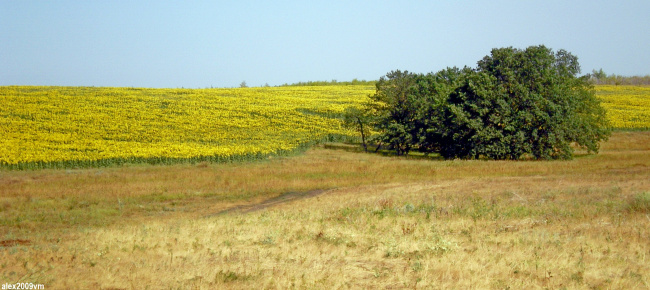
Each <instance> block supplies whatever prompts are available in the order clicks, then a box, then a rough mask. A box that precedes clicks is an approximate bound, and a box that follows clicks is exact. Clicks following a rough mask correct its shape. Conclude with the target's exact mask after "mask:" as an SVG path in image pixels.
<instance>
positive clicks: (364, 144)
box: [357, 117, 368, 153]
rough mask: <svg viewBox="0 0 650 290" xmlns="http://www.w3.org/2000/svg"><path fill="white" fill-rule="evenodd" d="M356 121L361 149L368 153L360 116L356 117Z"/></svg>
mask: <svg viewBox="0 0 650 290" xmlns="http://www.w3.org/2000/svg"><path fill="white" fill-rule="evenodd" d="M357 122H359V128H361V129H360V130H361V143H362V144H363V151H365V152H366V153H368V145H366V134H365V133H363V123H362V122H361V118H359V117H357Z"/></svg>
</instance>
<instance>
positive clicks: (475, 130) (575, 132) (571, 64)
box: [371, 46, 609, 159]
mask: <svg viewBox="0 0 650 290" xmlns="http://www.w3.org/2000/svg"><path fill="white" fill-rule="evenodd" d="M579 73H580V66H579V64H578V60H577V57H575V56H573V55H572V54H570V53H568V52H566V51H564V50H559V51H558V52H556V53H554V52H553V51H552V50H551V49H548V48H546V47H544V46H531V47H529V48H527V49H525V50H519V49H514V48H500V49H494V50H492V53H491V55H489V56H486V57H484V58H483V59H482V60H481V61H479V62H478V67H477V68H476V69H470V68H464V69H462V70H461V69H457V68H448V69H445V70H442V71H440V72H437V73H435V74H433V73H430V74H427V75H422V74H412V73H408V72H400V71H393V72H390V73H389V74H387V75H386V77H382V78H381V79H380V80H379V82H377V92H376V94H375V95H374V96H373V97H372V99H373V101H374V103H375V105H374V106H373V107H372V108H371V112H372V115H374V116H375V119H374V123H373V124H374V128H375V130H377V131H378V132H380V134H379V137H378V140H380V141H381V142H384V143H385V144H388V145H389V146H390V147H391V148H392V149H394V150H396V152H397V154H398V155H400V154H408V152H409V151H410V150H411V149H413V148H417V149H418V150H420V151H424V152H439V153H440V154H441V155H442V156H443V157H445V158H488V159H519V158H521V157H522V156H523V155H525V154H528V155H530V156H532V157H534V158H537V159H558V158H562V159H565V158H571V157H572V156H573V147H572V145H573V144H576V145H578V146H580V147H583V148H585V149H586V150H588V151H589V152H597V151H598V142H599V141H601V140H605V139H606V138H607V136H608V135H609V130H608V129H607V124H606V121H605V111H604V110H603V109H602V107H601V106H600V103H599V101H598V100H597V99H596V98H595V96H594V92H593V88H592V87H591V85H590V83H589V80H588V77H586V76H585V77H579V76H578V74H579Z"/></svg>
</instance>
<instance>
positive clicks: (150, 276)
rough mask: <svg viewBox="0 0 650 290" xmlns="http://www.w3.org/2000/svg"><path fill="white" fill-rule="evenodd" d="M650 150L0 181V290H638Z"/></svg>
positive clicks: (303, 162) (622, 137)
mask: <svg viewBox="0 0 650 290" xmlns="http://www.w3.org/2000/svg"><path fill="white" fill-rule="evenodd" d="M649 151H650V132H617V133H615V134H614V135H613V136H612V138H611V140H610V141H609V142H608V143H606V144H604V145H603V149H602V152H601V154H599V155H583V156H579V157H578V158H576V159H575V160H572V161H553V162H539V161H523V162H510V161H431V160H417V159H399V158H388V157H382V156H378V155H372V154H363V153H355V152H348V151H345V150H332V149H324V148H315V149H313V150H310V151H308V152H307V153H306V154H305V155H302V156H297V157H291V158H275V159H270V160H267V161H263V162H257V163H239V164H199V165H198V166H191V165H173V166H131V167H121V168H104V169H84V170H68V171H55V170H42V171H26V172H16V171H0V217H1V221H2V225H0V233H1V235H0V245H4V246H0V261H1V262H0V283H14V282H32V283H43V284H45V285H46V287H47V288H50V287H53V288H61V287H72V286H74V288H78V287H82V288H90V287H103V288H107V287H117V288H144V286H152V287H153V288H188V287H195V286H196V287H199V288H203V289H211V288H215V287H218V288H223V287H229V288H251V287H254V288H259V286H263V287H271V288H275V287H281V288H286V287H303V286H305V287H309V288H331V287H364V288H367V287H416V286H421V287H424V286H432V287H436V288H449V287H458V288H469V287H474V288H505V287H507V286H510V287H512V288H530V287H551V288H562V287H569V288H574V287H580V288H587V287H594V288H644V287H645V288H647V287H650V276H649V275H648V273H650V263H648V258H649V257H648V256H649V254H650V245H649V244H648V240H649V239H650V230H649V229H650V216H649V215H650V208H649V207H650V181H649V180H650V178H649V177H650V169H649V168H650V167H649V166H650V154H649V153H650V152H649ZM317 189H326V191H324V192H322V193H321V194H320V195H317V196H313V197H311V198H304V199H297V200H292V201H291V202H284V203H283V202H281V200H280V202H277V203H275V204H274V205H273V206H270V207H267V208H261V209H260V210H258V211H252V212H247V213H241V212H238V211H233V212H228V213H224V214H220V215H213V214H214V213H218V212H220V211H222V210H225V209H228V208H233V207H235V206H238V205H240V206H241V205H254V204H259V203H262V202H263V201H264V200H267V199H269V198H273V197H277V196H279V195H281V194H284V193H291V192H308V191H312V190H317Z"/></svg>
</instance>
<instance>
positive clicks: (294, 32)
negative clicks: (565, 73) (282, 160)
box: [0, 0, 650, 88]
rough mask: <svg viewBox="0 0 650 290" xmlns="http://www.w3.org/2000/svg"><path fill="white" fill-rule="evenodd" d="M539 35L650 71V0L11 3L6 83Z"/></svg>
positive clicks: (175, 80)
mask: <svg viewBox="0 0 650 290" xmlns="http://www.w3.org/2000/svg"><path fill="white" fill-rule="evenodd" d="M539 44H544V45H546V46H547V47H550V48H552V49H554V50H558V49H566V50H568V51H569V52H571V53H573V54H574V55H577V56H578V58H579V61H580V64H581V65H582V72H583V73H589V72H591V70H592V69H599V68H602V69H603V70H604V71H605V72H607V73H616V74H621V75H647V74H650V1H648V0H638V1H612V0H606V1H594V0H591V1H582V0H581V1H571V0H561V1H554V0H551V1H549V0H545V1H519V0H517V1H515V0H513V1H499V0H496V1H495V0H490V1H422V0H421V1H351V0H348V1H335V0H329V1H134V0H128V1H109V0H106V1H88V0H83V1H80V0H74V1H29V0H24V1H20V0H15V1H13V0H0V85H66V86H68V85H70V86H131V87H169V88H176V87H186V88H188V87H189V88H203V87H210V86H214V87H236V86H238V85H239V84H240V83H241V82H242V81H246V82H247V83H248V85H249V86H260V85H263V84H265V83H268V84H270V85H279V84H283V83H293V82H298V81H310V80H311V81H315V80H332V79H336V80H339V81H345V80H351V79H353V78H358V79H366V80H371V79H378V78H379V77H380V76H382V75H384V74H386V73H387V72H388V71H390V70H393V69H402V70H409V71H413V72H422V73H426V72H431V71H438V70H441V69H443V68H445V67H448V66H458V67H462V66H465V65H467V66H471V67H474V66H475V65H476V62H477V61H478V60H480V59H481V58H482V57H483V56H485V55H487V54H489V53H490V50H491V49H492V48H495V47H507V46H513V47H517V48H525V47H527V46H530V45H539Z"/></svg>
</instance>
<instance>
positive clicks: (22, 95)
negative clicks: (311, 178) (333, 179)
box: [0, 85, 650, 169]
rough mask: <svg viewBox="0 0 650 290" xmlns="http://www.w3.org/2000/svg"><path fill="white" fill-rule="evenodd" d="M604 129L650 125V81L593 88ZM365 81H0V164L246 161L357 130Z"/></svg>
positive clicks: (370, 88) (33, 166) (51, 165)
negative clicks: (196, 85) (197, 84)
mask: <svg viewBox="0 0 650 290" xmlns="http://www.w3.org/2000/svg"><path fill="white" fill-rule="evenodd" d="M595 89H596V95H597V96H598V98H600V99H601V100H602V104H603V107H605V109H606V110H607V117H608V119H609V121H610V124H611V125H612V127H614V128H617V129H647V128H650V87H647V86H645V87H644V86H607V85H601V86H596V87H595ZM373 92H374V87H373V86H371V85H370V86H369V85H334V86H284V87H264V88H235V89H223V88H220V89H145V88H111V87H36V86H4V87H0V134H1V136H0V167H3V168H9V169H38V168H74V167H88V166H91V167H92V166H109V165H115V164H124V163H154V164H155V163H165V164H166V163H176V162H199V161H218V162H227V161H235V160H253V159H259V158H263V157H266V156H269V155H277V154H288V153H291V152H294V151H296V150H299V149H301V148H305V147H306V146H308V145H309V144H313V143H316V142H322V141H327V140H340V139H342V138H346V137H352V136H355V135H356V134H355V132H352V131H350V130H349V129H346V128H344V127H343V126H342V122H341V118H340V117H341V116H342V113H343V112H344V110H345V109H346V108H348V107H355V106H356V107H360V106H361V105H362V104H363V103H364V102H366V100H367V96H368V95H370V94H372V93H373Z"/></svg>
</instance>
